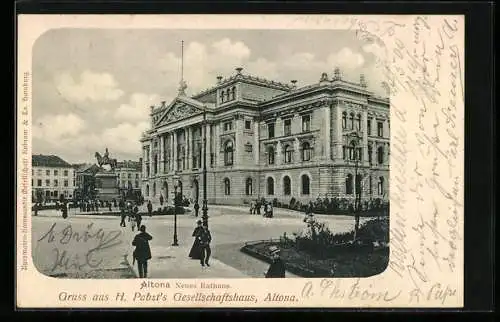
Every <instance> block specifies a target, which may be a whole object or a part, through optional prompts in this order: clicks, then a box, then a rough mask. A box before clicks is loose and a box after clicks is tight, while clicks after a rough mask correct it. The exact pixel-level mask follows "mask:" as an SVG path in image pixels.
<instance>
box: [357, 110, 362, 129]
mask: <svg viewBox="0 0 500 322" xmlns="http://www.w3.org/2000/svg"><path fill="white" fill-rule="evenodd" d="M356 122H357V130H358V131H361V114H358V116H357V117H356Z"/></svg>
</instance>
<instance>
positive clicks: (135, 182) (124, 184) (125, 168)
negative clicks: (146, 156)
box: [115, 160, 142, 191]
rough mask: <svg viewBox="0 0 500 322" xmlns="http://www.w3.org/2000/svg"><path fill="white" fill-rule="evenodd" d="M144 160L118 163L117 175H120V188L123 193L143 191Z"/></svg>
mask: <svg viewBox="0 0 500 322" xmlns="http://www.w3.org/2000/svg"><path fill="white" fill-rule="evenodd" d="M141 163H142V160H139V161H131V160H127V161H122V162H118V164H117V166H116V168H115V173H116V174H117V175H118V178H117V180H118V182H117V184H118V187H119V189H120V190H122V191H126V190H136V191H141V180H142V170H141V169H142V168H141V167H142V165H141Z"/></svg>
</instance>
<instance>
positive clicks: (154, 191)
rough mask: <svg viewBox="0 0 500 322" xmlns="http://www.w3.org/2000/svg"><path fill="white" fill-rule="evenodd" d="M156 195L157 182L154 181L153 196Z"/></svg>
mask: <svg viewBox="0 0 500 322" xmlns="http://www.w3.org/2000/svg"><path fill="white" fill-rule="evenodd" d="M154 196H156V182H153V197H154Z"/></svg>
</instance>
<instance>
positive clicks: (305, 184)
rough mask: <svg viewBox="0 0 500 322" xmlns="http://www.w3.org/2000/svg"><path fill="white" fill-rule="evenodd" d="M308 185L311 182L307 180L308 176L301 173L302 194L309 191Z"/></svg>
mask: <svg viewBox="0 0 500 322" xmlns="http://www.w3.org/2000/svg"><path fill="white" fill-rule="evenodd" d="M310 185H311V182H310V180H309V176H308V175H307V174H303V175H302V194H303V195H308V194H309V193H310V188H311V187H310Z"/></svg>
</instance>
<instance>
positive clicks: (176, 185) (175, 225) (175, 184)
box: [172, 175, 179, 246]
mask: <svg viewBox="0 0 500 322" xmlns="http://www.w3.org/2000/svg"><path fill="white" fill-rule="evenodd" d="M178 186H179V176H178V175H174V242H173V243H172V246H179V243H178V239H177V206H178V205H179V200H178V199H179V197H178V196H179V192H178V191H177V189H178Z"/></svg>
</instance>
